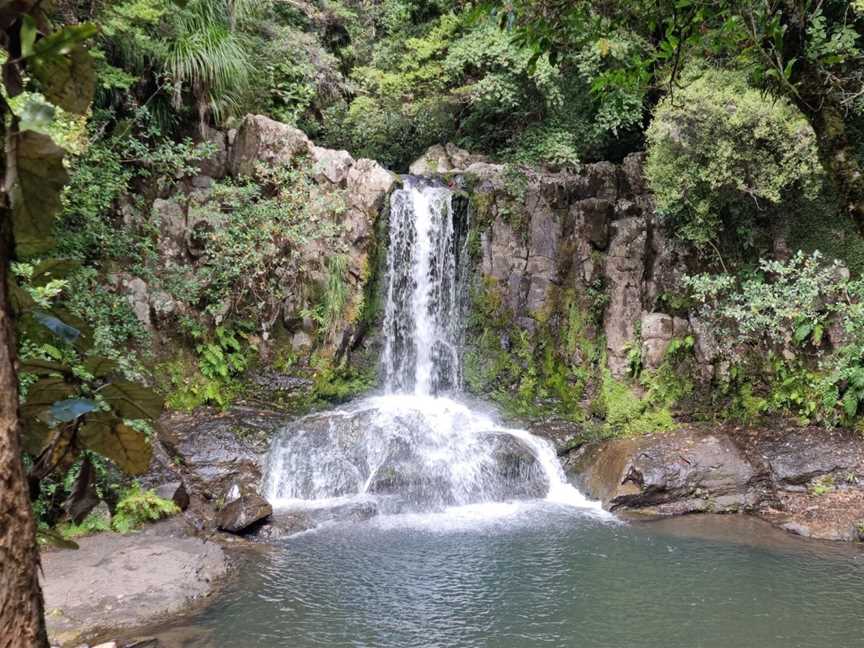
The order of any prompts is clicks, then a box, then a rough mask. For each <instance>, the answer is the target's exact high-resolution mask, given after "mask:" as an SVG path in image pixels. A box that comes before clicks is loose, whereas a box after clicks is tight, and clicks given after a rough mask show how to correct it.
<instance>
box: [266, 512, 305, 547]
mask: <svg viewBox="0 0 864 648" xmlns="http://www.w3.org/2000/svg"><path fill="white" fill-rule="evenodd" d="M316 526H317V523H316V522H315V520H314V519H313V517H312V516H311V515H310V514H309V513H308V512H306V511H288V512H285V511H280V512H275V513H273V515H271V516H270V519H269V520H268V521H267V523H265V524H262V525H260V526H259V527H258V528H257V529H255V530H254V531H253V532H252V533H253V535H254V537H255V539H256V540H261V541H270V540H278V539H280V538H288V537H290V536H292V535H296V534H298V533H302V532H303V531H308V530H309V529H314V528H315V527H316Z"/></svg>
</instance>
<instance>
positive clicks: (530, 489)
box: [489, 434, 549, 499]
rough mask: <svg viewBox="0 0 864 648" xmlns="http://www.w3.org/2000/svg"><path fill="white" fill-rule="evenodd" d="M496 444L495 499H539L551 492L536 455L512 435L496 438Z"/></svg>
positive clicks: (494, 452)
mask: <svg viewBox="0 0 864 648" xmlns="http://www.w3.org/2000/svg"><path fill="white" fill-rule="evenodd" d="M489 442H490V443H492V444H493V447H494V450H493V454H492V456H493V457H494V461H495V466H496V472H497V484H496V486H497V493H494V495H495V499H513V498H516V499H527V498H539V497H543V496H545V495H546V493H547V492H548V491H549V480H548V479H547V477H546V474H545V472H544V471H543V468H542V467H541V466H540V462H539V461H538V460H537V456H536V455H535V454H534V452H533V451H532V450H531V449H530V448H528V447H527V446H526V445H525V444H524V443H523V442H522V441H521V440H520V439H517V438H516V437H513V436H510V435H509V434H495V435H494V436H493V437H491V438H489Z"/></svg>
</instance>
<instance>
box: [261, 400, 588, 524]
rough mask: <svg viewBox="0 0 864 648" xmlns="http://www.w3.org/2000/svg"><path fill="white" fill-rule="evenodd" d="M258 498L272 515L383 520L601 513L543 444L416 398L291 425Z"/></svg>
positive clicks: (487, 419)
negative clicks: (347, 514) (296, 511)
mask: <svg viewBox="0 0 864 648" xmlns="http://www.w3.org/2000/svg"><path fill="white" fill-rule="evenodd" d="M264 490H265V496H266V497H267V499H268V501H270V502H271V503H272V504H273V506H274V507H276V508H277V509H291V508H303V507H309V506H319V507H320V506H334V505H338V504H343V503H346V502H348V501H352V500H353V501H371V502H374V503H375V504H376V505H377V508H378V511H379V512H381V513H406V512H438V513H440V512H444V511H446V510H448V509H452V508H453V507H460V506H471V505H477V504H496V503H501V502H507V501H514V500H525V499H542V500H546V501H548V502H553V503H557V504H564V505H569V506H575V507H580V508H584V509H596V510H598V511H599V507H598V506H597V505H596V503H593V502H590V501H589V500H587V499H586V498H585V497H584V496H583V495H582V494H581V493H580V492H579V491H578V490H576V489H575V488H574V487H573V486H571V485H570V484H569V483H567V480H566V478H565V476H564V473H563V471H562V469H561V466H560V464H559V462H558V458H557V456H556V455H555V451H554V449H553V448H552V446H551V445H550V444H549V443H548V442H546V441H545V440H543V439H540V438H538V437H535V436H533V435H531V434H529V433H528V432H526V431H524V430H519V429H514V428H507V427H504V426H502V425H500V424H498V423H496V422H495V421H494V420H493V418H492V417H491V416H489V415H488V414H485V413H481V412H478V411H477V410H475V409H473V408H471V407H469V406H467V405H466V404H464V403H461V402H459V401H456V400H454V399H451V398H446V397H435V396H429V395H426V396H422V395H416V394H388V395H384V396H377V397H371V398H367V399H364V400H362V401H359V402H357V403H353V404H350V405H347V406H345V407H343V408H339V409H336V410H331V411H328V412H324V413H321V414H312V415H310V416H307V417H305V418H302V419H300V420H299V421H296V422H294V423H292V424H291V425H289V426H288V427H287V428H286V429H285V430H283V432H282V433H281V434H280V436H279V439H278V440H277V442H276V444H275V445H274V446H273V448H272V450H271V452H270V457H269V463H268V468H267V477H266V481H265V489H264ZM497 510H499V511H500V510H502V509H500V508H499V509H497ZM476 512H477V513H479V514H481V515H482V514H483V512H482V511H480V510H477V511H476ZM489 512H492V509H490V511H489Z"/></svg>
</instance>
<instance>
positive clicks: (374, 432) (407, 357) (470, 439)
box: [265, 178, 598, 513]
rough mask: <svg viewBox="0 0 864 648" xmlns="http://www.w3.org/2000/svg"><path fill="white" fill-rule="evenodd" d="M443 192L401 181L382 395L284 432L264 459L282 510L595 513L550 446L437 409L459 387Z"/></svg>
mask: <svg viewBox="0 0 864 648" xmlns="http://www.w3.org/2000/svg"><path fill="white" fill-rule="evenodd" d="M454 202H455V199H454V196H453V193H452V192H451V191H450V190H449V189H447V188H446V187H444V186H442V185H440V184H435V183H433V182H431V181H428V180H425V179H420V178H407V179H406V181H405V186H404V188H403V189H401V190H398V191H396V192H394V195H393V199H392V201H391V211H390V241H389V249H388V257H387V269H388V283H387V295H386V299H387V303H386V311H385V319H384V336H385V349H384V354H383V357H382V373H383V378H384V384H385V392H386V393H385V395H383V396H376V397H372V398H367V399H364V400H362V401H359V402H357V403H354V404H351V405H348V406H345V407H343V408H339V409H336V410H332V411H329V412H324V413H321V414H313V415H310V416H307V417H304V418H302V419H300V420H299V421H296V422H294V423H292V424H291V425H289V426H287V427H286V428H285V429H284V430H283V431H282V432H281V434H280V435H279V436H278V437H277V439H276V440H275V441H274V444H273V446H272V448H271V451H270V455H269V458H268V467H267V475H266V478H265V495H266V496H267V499H268V500H269V501H270V502H271V503H272V504H273V505H274V507H276V508H277V509H278V508H291V507H298V506H307V507H308V506H321V505H329V504H333V503H334V502H340V501H346V500H348V501H350V500H361V501H371V502H372V503H374V505H375V506H376V508H377V510H378V512H381V513H402V512H430V511H444V510H448V509H450V507H454V506H466V505H475V504H490V503H500V502H507V501H513V500H525V499H534V500H536V499H545V500H551V501H555V502H558V503H563V504H569V505H574V506H579V507H584V508H591V509H594V510H598V507H597V506H596V505H595V504H594V503H591V502H588V501H587V500H586V499H585V498H584V497H583V496H582V495H581V494H580V493H579V492H578V491H577V490H576V489H574V488H573V487H572V486H570V485H569V484H568V483H567V482H566V480H565V478H564V474H563V471H562V470H561V466H560V464H559V463H558V459H557V457H556V455H555V452H554V450H553V448H552V446H551V445H550V444H549V443H547V442H546V441H545V440H542V439H540V438H537V437H534V436H532V435H531V434H529V433H528V432H525V431H524V430H517V429H510V428H506V427H503V426H501V425H500V424H498V423H496V422H495V421H494V420H493V418H492V417H490V416H489V415H487V414H484V413H480V412H478V411H476V410H475V409H472V408H471V407H469V406H467V405H466V404H464V403H462V402H459V401H456V400H453V399H451V398H445V397H442V396H440V395H439V394H441V393H443V392H450V393H452V392H457V391H458V389H459V386H460V346H461V336H462V330H463V317H462V314H463V310H464V308H463V303H464V298H463V297H464V292H463V291H462V290H461V287H462V285H463V284H464V282H463V281H461V277H460V274H461V272H460V271H461V270H462V268H463V267H464V256H463V253H464V250H463V246H464V231H465V225H466V223H465V222H464V220H460V215H459V210H458V209H456V207H455V206H454Z"/></svg>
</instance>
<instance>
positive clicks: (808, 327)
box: [793, 322, 813, 344]
mask: <svg viewBox="0 0 864 648" xmlns="http://www.w3.org/2000/svg"><path fill="white" fill-rule="evenodd" d="M812 331H813V323H812V322H803V323H802V324H799V325H798V327H797V328H796V329H795V334H794V335H793V338H794V340H795V343H796V344H801V343H802V342H804V340H806V339H807V336H808V335H810V333H811V332H812Z"/></svg>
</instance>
